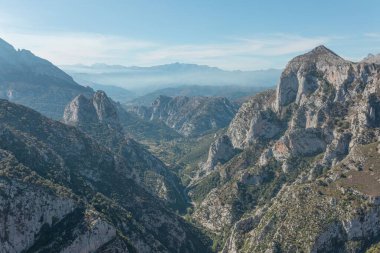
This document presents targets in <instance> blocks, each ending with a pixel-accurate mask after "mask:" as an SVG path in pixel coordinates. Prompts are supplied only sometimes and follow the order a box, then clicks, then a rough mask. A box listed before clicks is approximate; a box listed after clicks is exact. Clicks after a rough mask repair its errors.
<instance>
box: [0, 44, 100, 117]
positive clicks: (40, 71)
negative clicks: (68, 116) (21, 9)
mask: <svg viewBox="0 0 380 253" xmlns="http://www.w3.org/2000/svg"><path fill="white" fill-rule="evenodd" d="M92 93H93V90H92V89H91V88H88V87H83V86H81V85H79V84H78V83H76V82H75V81H74V80H73V79H72V77H70V76H69V75H68V74H66V73H65V72H63V71H62V70H60V69H59V68H58V67H56V66H54V65H53V64H52V63H50V62H49V61H47V60H44V59H42V58H39V57H37V56H35V55H34V54H32V53H31V52H30V51H28V50H24V49H23V50H16V49H15V48H14V47H13V46H12V45H10V44H8V43H7V42H5V41H4V40H2V39H0V98H5V99H9V100H11V101H12V102H16V103H20V104H23V105H26V106H28V107H30V108H33V109H35V110H37V111H39V112H41V113H43V114H44V115H46V116H49V117H51V118H54V119H59V118H60V117H61V116H62V113H63V110H64V108H65V106H66V104H67V103H68V102H69V101H70V100H71V99H72V98H74V97H75V96H77V95H78V94H84V95H86V96H90V95H91V94H92Z"/></svg>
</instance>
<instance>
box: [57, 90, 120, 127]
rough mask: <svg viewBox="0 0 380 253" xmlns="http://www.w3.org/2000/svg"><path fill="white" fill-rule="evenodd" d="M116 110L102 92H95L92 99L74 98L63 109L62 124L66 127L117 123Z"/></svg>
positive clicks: (80, 96) (82, 96) (79, 96)
mask: <svg viewBox="0 0 380 253" xmlns="http://www.w3.org/2000/svg"><path fill="white" fill-rule="evenodd" d="M117 119H118V115H117V110H116V108H115V105H114V104H113V102H112V101H111V100H110V99H109V98H108V96H107V95H106V94H105V92H104V91H97V92H95V93H94V95H93V97H92V98H87V97H85V96H84V95H78V96H77V97H75V98H74V99H73V100H72V101H71V102H70V103H69V104H68V105H67V106H66V108H65V111H64V114H63V122H64V123H65V124H68V125H74V126H77V125H86V124H93V123H102V122H104V123H112V122H117Z"/></svg>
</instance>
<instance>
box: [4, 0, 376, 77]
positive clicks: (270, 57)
mask: <svg viewBox="0 0 380 253" xmlns="http://www.w3.org/2000/svg"><path fill="white" fill-rule="evenodd" d="M379 13H380V1H377V0H360V1H359V0H335V1H333V0H330V1H327V0H318V1H317V0H303V1H301V0H293V1H292V0H288V1H285V0H282V1H281V0H277V1H275V0H269V1H268V0H266V1H264V0H262V1H255V0H251V1H248V0H246V1H243V0H191V1H190V0H189V1H186V0H176V1H175V0H149V1H148V0H136V1H132V0H108V1H100V0H76V1H73V0H8V1H4V0H0V37H1V38H3V39H5V40H7V41H9V42H11V43H12V44H13V45H14V46H15V47H16V48H27V49H30V50H31V51H33V52H34V53H35V54H37V55H40V56H42V57H44V58H47V59H49V60H51V61H52V62H53V63H55V64H59V65H63V64H75V63H83V64H92V63H96V62H104V63H108V64H122V65H128V66H129V65H140V66H151V65H157V64H165V63H171V62H177V61H178V62H186V63H198V64H207V65H212V66H217V67H221V68H224V69H243V70H251V69H265V68H282V67H284V66H285V64H286V62H287V61H288V60H290V59H291V58H292V57H294V56H295V55H298V54H300V53H303V52H305V51H307V50H310V49H311V48H313V47H315V46H317V45H319V44H325V45H326V46H328V47H329V48H331V49H332V50H334V51H335V52H337V53H338V54H340V55H342V56H343V57H345V58H348V59H350V60H359V59H361V58H362V57H364V56H366V55H367V54H368V53H380V26H379V24H380V15H379Z"/></svg>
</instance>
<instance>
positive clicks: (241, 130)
mask: <svg viewBox="0 0 380 253" xmlns="http://www.w3.org/2000/svg"><path fill="white" fill-rule="evenodd" d="M274 99H275V93H274V91H272V90H270V91H266V92H263V93H260V94H258V95H256V96H254V97H253V98H252V99H251V100H249V101H248V102H246V103H244V104H243V105H242V106H241V107H240V109H239V111H238V112H237V114H236V116H235V117H234V119H233V120H232V121H231V123H230V125H229V127H228V130H227V135H228V136H229V137H230V139H231V142H232V144H233V145H234V147H236V148H245V147H247V146H249V145H251V144H253V143H255V142H256V141H259V140H270V139H271V138H273V137H275V136H276V135H278V134H279V133H280V132H281V130H282V128H283V127H282V125H281V122H280V121H279V120H278V118H277V115H276V114H275V113H274V111H273V109H272V103H273V101H274Z"/></svg>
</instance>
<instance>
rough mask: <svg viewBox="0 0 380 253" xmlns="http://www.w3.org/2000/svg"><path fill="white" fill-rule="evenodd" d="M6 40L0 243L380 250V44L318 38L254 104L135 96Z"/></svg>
mask: <svg viewBox="0 0 380 253" xmlns="http://www.w3.org/2000/svg"><path fill="white" fill-rule="evenodd" d="M0 42H1V43H0V66H1V68H0V81H1V82H0V87H1V92H2V93H1V94H2V97H3V98H5V99H2V98H0V203H1V205H0V253H16V252H17V253H18V252H30V253H31V252H86V253H87V252H88V253H90V252H96V253H103V252H104V253H105V252H113V253H123V252H223V253H237V252H239V253H240V252H262V253H269V252H272V253H278V252H312V253H317V252H338V253H351V252H366V253H373V252H379V249H380V183H379V182H380V167H379V164H380V156H379V154H380V65H379V64H378V62H377V60H376V59H377V56H375V55H369V56H368V57H367V58H365V59H364V60H363V61H360V62H351V61H348V60H345V59H343V58H342V57H340V56H339V55H337V54H336V53H334V52H333V51H331V50H330V49H328V48H326V47H325V46H318V47H316V48H314V49H313V50H311V51H309V52H307V53H305V54H302V55H300V56H297V57H295V58H294V59H292V60H290V61H289V63H288V64H287V65H286V67H285V69H284V70H283V71H282V73H281V75H280V77H279V82H278V84H277V86H276V88H275V89H269V88H268V89H266V90H264V91H259V90H257V91H256V90H255V91H254V94H252V96H250V97H248V98H245V99H244V102H241V101H239V102H235V101H233V99H232V98H230V97H218V96H206V95H203V96H200V95H199V94H198V91H195V92H194V93H192V92H191V91H187V92H189V93H187V94H186V93H185V94H177V93H175V92H174V93H171V94H170V95H168V94H155V95H149V96H148V97H150V98H149V99H151V97H155V99H154V100H153V101H152V103H150V104H149V103H146V104H143V103H140V104H135V105H132V106H131V105H126V104H125V103H122V102H118V101H115V100H113V99H112V97H110V96H108V95H107V93H106V92H104V91H93V90H92V89H91V88H88V87H83V86H81V85H79V84H78V83H76V82H75V81H73V79H72V78H71V77H70V76H69V75H67V74H65V73H64V72H63V71H61V70H60V69H59V68H57V67H55V66H54V65H52V64H51V63H49V62H48V61H46V60H43V59H41V58H38V57H37V56H34V55H33V54H32V53H30V52H29V51H26V50H15V49H14V48H13V47H12V46H11V45H9V44H8V43H6V42H4V41H0ZM76 67H78V66H76ZM79 67H81V68H84V69H86V68H88V67H86V66H79ZM90 69H91V71H95V70H94V69H98V70H101V72H100V73H103V71H106V70H107V71H108V72H107V73H108V74H110V75H111V73H112V74H113V73H120V72H124V71H126V70H125V69H126V68H125V67H123V66H108V65H99V64H98V65H95V66H93V67H90ZM128 69H129V70H128V71H132V72H133V71H137V72H139V73H140V74H138V75H142V73H143V72H144V71H146V72H152V71H156V72H159V73H163V72H167V73H172V71H174V72H176V73H179V72H181V71H183V72H186V73H192V74H193V75H194V76H197V75H198V74H199V73H200V72H202V71H203V70H202V69H207V70H206V72H207V73H209V72H218V73H221V72H220V71H221V70H219V69H214V68H209V67H205V66H198V65H190V66H188V65H182V64H174V65H167V66H164V67H163V66H159V67H152V68H148V69H145V68H144V69H143V70H141V68H139V67H132V68H128ZM189 69H190V70H191V71H190V70H189ZM140 71H142V72H140ZM197 71H198V74H196V72H197ZM95 74H96V73H95ZM230 74H231V73H230ZM123 75H124V74H123ZM147 75H148V76H149V75H150V74H147ZM199 75H200V76H202V75H201V74H199ZM194 80H195V79H194ZM201 86H202V85H201ZM184 87H192V86H184ZM189 89H191V88H189ZM202 89H204V88H202ZM202 89H199V90H202ZM181 90H186V89H182V88H181ZM206 90H207V89H206ZM37 91H38V92H37ZM177 91H178V90H177ZM199 92H200V91H199ZM257 92H258V93H257ZM156 95H157V96H156ZM38 102H41V103H38ZM29 107H30V108H29ZM56 119H59V120H60V121H57V120H56Z"/></svg>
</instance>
